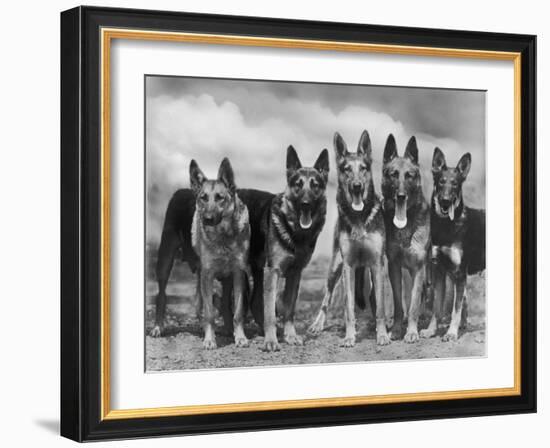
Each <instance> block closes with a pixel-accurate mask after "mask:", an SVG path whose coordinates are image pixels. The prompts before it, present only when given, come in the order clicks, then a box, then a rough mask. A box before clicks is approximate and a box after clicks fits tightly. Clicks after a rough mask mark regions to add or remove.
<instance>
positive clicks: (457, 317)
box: [443, 272, 466, 341]
mask: <svg viewBox="0 0 550 448" xmlns="http://www.w3.org/2000/svg"><path fill="white" fill-rule="evenodd" d="M454 283H455V291H454V293H455V296H454V300H453V313H452V315H451V324H450V325H449V329H448V330H447V333H445V335H444V336H443V340H444V341H456V340H457V339H458V328H459V327H460V322H461V320H462V304H463V303H464V289H465V287H466V273H465V272H459V273H458V274H456V278H455V282H454Z"/></svg>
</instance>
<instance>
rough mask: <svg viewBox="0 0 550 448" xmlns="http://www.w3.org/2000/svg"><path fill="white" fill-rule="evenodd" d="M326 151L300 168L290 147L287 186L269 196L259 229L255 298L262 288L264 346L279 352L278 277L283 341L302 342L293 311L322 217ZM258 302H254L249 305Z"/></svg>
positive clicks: (287, 163) (326, 174) (327, 165)
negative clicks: (260, 264) (260, 260)
mask: <svg viewBox="0 0 550 448" xmlns="http://www.w3.org/2000/svg"><path fill="white" fill-rule="evenodd" d="M328 172H329V160H328V151H327V150H326V149H324V150H323V151H322V152H321V154H320V155H319V157H318V159H317V161H316V162H315V164H314V165H313V167H303V166H302V164H301V162H300V159H299V158H298V155H297V154H296V151H295V150H294V148H293V147H292V146H289V147H288V150H287V158H286V178H287V187H286V189H285V191H284V193H281V194H279V195H277V196H275V197H274V198H273V200H272V201H271V204H270V207H269V210H268V211H267V212H266V214H265V219H264V226H263V233H264V237H265V241H266V250H265V257H266V264H265V269H264V282H263V291H259V290H258V289H257V288H259V287H260V281H259V280H258V278H257V276H255V277H254V290H255V291H254V292H253V296H254V299H253V302H256V303H257V301H256V297H259V296H260V295H261V293H262V292H263V297H264V303H263V306H264V333H265V342H264V350H266V351H276V350H280V346H279V343H278V341H277V332H276V323H277V322H276V319H277V317H276V302H277V296H278V292H279V281H280V280H282V279H284V280H285V285H284V291H283V307H284V312H283V320H284V340H285V341H286V342H287V343H288V344H291V345H301V344H302V343H303V340H302V338H301V337H300V336H299V335H297V334H296V329H295V328H294V310H295V308H296V300H297V298H298V292H299V287H300V280H301V277H302V270H303V269H304V268H305V267H306V265H307V264H308V263H309V261H310V259H311V256H312V254H313V251H314V249H315V244H316V242H317V238H318V236H319V233H320V232H321V230H322V228H323V225H324V223H325V217H326V206H327V199H326V194H325V190H326V185H327V181H328ZM254 308H255V309H257V306H254V305H253V309H254Z"/></svg>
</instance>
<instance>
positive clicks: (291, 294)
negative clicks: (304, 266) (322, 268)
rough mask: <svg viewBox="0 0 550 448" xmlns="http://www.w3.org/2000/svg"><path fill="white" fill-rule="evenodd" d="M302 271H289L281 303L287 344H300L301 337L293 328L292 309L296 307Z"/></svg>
mask: <svg viewBox="0 0 550 448" xmlns="http://www.w3.org/2000/svg"><path fill="white" fill-rule="evenodd" d="M301 277H302V271H301V270H299V271H294V272H292V273H290V274H289V275H288V277H287V279H286V283H285V289H284V295H283V304H284V314H283V316H284V338H285V342H286V343H287V344H289V345H302V344H303V343H304V341H303V339H302V338H301V337H300V336H298V335H297V334H296V328H294V309H295V308H296V300H297V299H298V291H299V289H300V278H301Z"/></svg>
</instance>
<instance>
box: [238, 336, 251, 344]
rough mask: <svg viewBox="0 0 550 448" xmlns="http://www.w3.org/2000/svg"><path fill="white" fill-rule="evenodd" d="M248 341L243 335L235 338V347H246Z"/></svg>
mask: <svg viewBox="0 0 550 448" xmlns="http://www.w3.org/2000/svg"><path fill="white" fill-rule="evenodd" d="M248 344H249V341H248V339H247V338H246V337H245V336H240V337H237V338H235V347H248Z"/></svg>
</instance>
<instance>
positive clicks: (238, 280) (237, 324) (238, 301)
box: [233, 269, 248, 347]
mask: <svg viewBox="0 0 550 448" xmlns="http://www.w3.org/2000/svg"><path fill="white" fill-rule="evenodd" d="M244 281H246V276H245V274H244V272H243V271H241V270H240V269H236V270H235V271H234V272H233V294H234V296H235V306H234V311H233V327H234V328H235V330H234V333H233V336H234V337H235V345H236V346H237V347H246V346H248V339H247V338H246V336H245V334H244V328H243V319H244V315H243V314H244V312H243V308H244V307H243V302H244V297H243V293H244V289H245V288H244V287H243V286H244V285H243V282H244Z"/></svg>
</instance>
